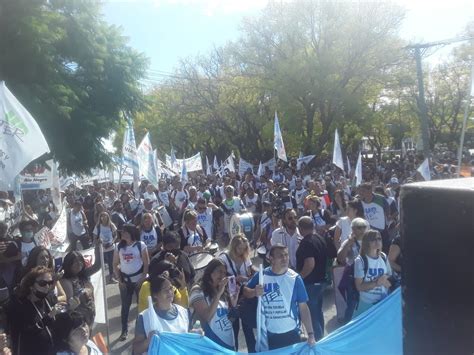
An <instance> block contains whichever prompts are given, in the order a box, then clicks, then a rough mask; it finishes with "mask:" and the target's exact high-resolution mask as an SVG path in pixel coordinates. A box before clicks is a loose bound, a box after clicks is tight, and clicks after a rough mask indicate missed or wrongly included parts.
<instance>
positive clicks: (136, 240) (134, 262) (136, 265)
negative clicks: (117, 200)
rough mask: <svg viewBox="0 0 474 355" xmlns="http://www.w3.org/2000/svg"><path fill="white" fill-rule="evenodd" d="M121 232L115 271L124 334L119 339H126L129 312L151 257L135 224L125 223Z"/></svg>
mask: <svg viewBox="0 0 474 355" xmlns="http://www.w3.org/2000/svg"><path fill="white" fill-rule="evenodd" d="M120 234H121V239H122V240H121V241H120V243H118V245H117V248H116V249H115V252H114V272H115V277H116V278H117V279H118V280H119V288H120V300H121V303H122V309H121V313H120V316H121V320H122V334H121V335H120V338H119V341H124V340H126V339H127V336H128V314H129V312H130V307H131V305H132V299H133V294H136V295H137V298H138V291H139V290H140V286H141V284H142V282H143V281H145V279H146V276H147V274H148V265H149V263H150V259H149V257H148V250H147V248H146V245H145V243H143V242H141V241H140V232H139V231H138V228H137V227H136V226H135V225H134V224H125V225H124V226H123V230H122V232H121V233H120Z"/></svg>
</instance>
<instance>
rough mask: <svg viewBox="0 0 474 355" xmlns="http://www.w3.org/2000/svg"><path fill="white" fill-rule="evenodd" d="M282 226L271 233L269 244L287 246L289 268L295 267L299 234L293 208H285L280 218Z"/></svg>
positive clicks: (299, 239)
mask: <svg viewBox="0 0 474 355" xmlns="http://www.w3.org/2000/svg"><path fill="white" fill-rule="evenodd" d="M282 224H283V227H280V228H277V229H275V230H274V231H273V233H272V239H271V241H270V242H271V244H272V245H275V244H282V245H284V246H286V247H287V248H288V254H289V258H290V268H292V269H293V270H295V269H296V250H297V249H298V246H299V244H300V241H301V239H303V238H302V237H301V234H300V232H299V230H298V227H297V215H296V212H295V210H294V209H287V210H286V211H285V213H284V214H283V218H282Z"/></svg>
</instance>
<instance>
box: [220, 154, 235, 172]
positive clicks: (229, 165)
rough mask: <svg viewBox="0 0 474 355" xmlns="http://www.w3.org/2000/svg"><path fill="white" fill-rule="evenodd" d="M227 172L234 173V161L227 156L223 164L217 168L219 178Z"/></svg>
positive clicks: (230, 156)
mask: <svg viewBox="0 0 474 355" xmlns="http://www.w3.org/2000/svg"><path fill="white" fill-rule="evenodd" d="M229 172H235V165H234V159H233V158H232V155H229V157H228V158H227V159H226V160H224V162H221V166H220V167H219V175H220V176H225V175H226V174H227V173H229Z"/></svg>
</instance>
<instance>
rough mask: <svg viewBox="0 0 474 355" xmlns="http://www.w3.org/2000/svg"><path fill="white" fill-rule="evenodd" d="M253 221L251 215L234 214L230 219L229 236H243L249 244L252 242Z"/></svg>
mask: <svg viewBox="0 0 474 355" xmlns="http://www.w3.org/2000/svg"><path fill="white" fill-rule="evenodd" d="M253 229H254V221H253V215H252V214H251V213H242V214H234V215H233V216H232V218H231V219H230V226H229V234H230V237H231V238H233V237H234V236H235V235H237V234H245V236H246V237H247V239H248V240H249V242H251V241H252V240H253Z"/></svg>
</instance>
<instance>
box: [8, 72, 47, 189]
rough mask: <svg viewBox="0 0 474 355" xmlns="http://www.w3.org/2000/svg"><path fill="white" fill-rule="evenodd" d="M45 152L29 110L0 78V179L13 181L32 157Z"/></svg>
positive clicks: (43, 143)
mask: <svg viewBox="0 0 474 355" xmlns="http://www.w3.org/2000/svg"><path fill="white" fill-rule="evenodd" d="M45 153H49V147H48V143H47V142H46V139H45V138H44V136H43V133H42V132H41V129H40V128H39V126H38V124H37V123H36V121H35V119H34V118H33V116H31V114H30V113H29V112H28V111H27V110H26V109H25V108H24V107H23V106H22V104H21V103H20V102H19V101H18V100H17V99H16V97H15V96H13V94H12V93H11V92H10V90H8V88H7V86H6V85H5V82H4V81H1V82H0V181H2V182H3V183H4V184H7V185H8V184H13V183H14V180H15V177H16V176H17V175H18V174H19V173H20V172H21V171H22V170H23V169H24V168H25V167H26V166H27V165H28V164H29V163H30V162H31V161H33V160H35V159H36V158H39V157H40V156H42V155H43V154H45Z"/></svg>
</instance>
